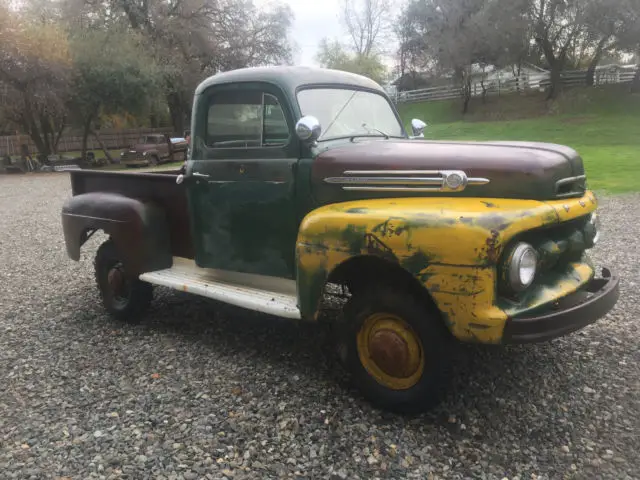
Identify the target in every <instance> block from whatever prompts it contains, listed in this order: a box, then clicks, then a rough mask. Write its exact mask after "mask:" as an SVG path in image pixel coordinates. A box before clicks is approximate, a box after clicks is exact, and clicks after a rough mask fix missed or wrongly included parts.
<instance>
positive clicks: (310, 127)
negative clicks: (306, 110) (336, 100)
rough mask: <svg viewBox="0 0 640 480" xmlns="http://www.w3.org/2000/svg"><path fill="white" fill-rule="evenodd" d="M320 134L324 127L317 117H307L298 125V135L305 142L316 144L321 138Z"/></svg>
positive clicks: (299, 121)
mask: <svg viewBox="0 0 640 480" xmlns="http://www.w3.org/2000/svg"><path fill="white" fill-rule="evenodd" d="M320 133H322V127H321V126H320V121H319V120H318V119H317V118H316V117H313V116H311V115H306V116H304V117H302V118H301V119H300V120H298V123H296V135H297V136H298V138H299V139H300V140H302V141H303V142H307V143H314V142H315V141H316V140H318V138H319V137H320Z"/></svg>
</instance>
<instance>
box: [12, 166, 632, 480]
mask: <svg viewBox="0 0 640 480" xmlns="http://www.w3.org/2000/svg"><path fill="white" fill-rule="evenodd" d="M69 196H70V186H69V178H68V174H63V173H61V174H28V175H15V176H13V175H11V176H9V175H7V176H0V385H2V388H0V472H2V474H1V475H0V476H1V477H2V478H3V479H4V478H7V479H14V478H15V479H20V480H23V479H29V478H34V479H36V478H37V479H63V478H64V479H109V480H111V479H125V478H126V479H151V478H153V479H166V480H169V479H171V480H177V479H190V478H198V479H201V478H206V479H209V480H219V479H223V478H227V479H234V480H238V479H255V478H269V479H270V478H314V479H331V478H335V479H358V478H359V479H369V478H406V479H443V478H452V479H471V478H478V479H502V478H509V479H512V480H513V479H514V478H519V479H532V478H537V479H539V480H542V479H555V478H599V479H616V480H621V479H633V478H640V474H639V473H638V472H640V455H638V451H640V437H639V436H638V432H639V431H640V418H639V417H640V413H639V412H640V348H639V347H640V336H639V335H638V318H639V317H640V288H639V285H638V282H639V281H640V280H638V278H640V275H639V274H640V270H639V269H640V253H639V252H640V240H639V238H640V217H639V216H638V214H637V212H638V206H639V205H640V195H637V194H633V195H623V196H612V197H604V196H599V197H600V203H601V214H602V223H603V236H602V240H601V244H600V245H599V246H598V247H597V248H596V249H595V250H594V251H593V252H592V257H593V258H594V261H595V262H596V264H602V265H606V266H610V267H612V268H613V269H614V270H615V271H616V272H617V273H618V274H619V275H620V276H621V279H622V283H621V298H620V300H619V302H618V305H617V306H616V308H615V310H614V311H613V312H611V313H610V314H609V315H608V316H607V317H605V318H603V319H601V320H600V321H599V322H598V323H596V324H595V325H592V326H590V327H588V328H586V329H584V330H582V331H580V332H577V333H575V334H572V335H569V336H567V337H564V338H561V339H557V340H555V341H553V342H550V343H546V344H541V345H524V346H510V347H505V348H502V347H501V348H488V347H480V346H469V345H460V346H457V347H456V355H455V358H456V361H455V365H454V375H455V377H454V381H453V385H452V388H451V389H450V392H449V395H448V396H447V398H446V399H445V401H444V402H443V404H442V405H441V406H440V407H438V408H437V409H436V410H434V411H432V412H430V413H427V414H424V415H420V416H415V417H403V416H398V415H393V414H390V413H387V412H383V411H379V410H376V409H374V408H372V407H371V406H370V405H369V404H368V403H366V402H365V401H363V400H362V399H361V398H360V397H359V396H358V394H357V392H355V391H353V389H352V388H351V387H349V384H348V383H347V382H346V380H345V378H344V374H343V373H342V372H341V371H340V370H338V369H336V368H335V367H334V366H333V364H332V363H331V362H330V361H328V360H327V359H326V357H325V355H324V349H325V345H326V341H325V340H326V338H325V333H324V330H323V329H322V328H320V327H318V326H317V325H311V324H304V323H294V322H289V321H285V320H278V319H271V318H266V317H265V316H263V315H259V314H255V313H251V312H245V311H243V310H241V309H235V308H231V307H229V306H225V305H220V304H216V303H215V302H210V301H207V300H205V299H199V298H195V297H191V296H189V295H186V294H181V293H178V292H173V291H169V290H166V289H162V288H158V289H156V292H155V301H154V304H153V307H152V308H151V310H150V311H149V313H148V315H147V316H146V318H145V320H144V321H143V322H142V323H141V324H140V325H136V326H130V325H124V324H121V323H118V322H116V321H114V320H112V319H110V318H109V317H108V316H107V315H106V314H105V312H104V311H103V309H102V307H101V305H100V302H99V299H98V295H97V292H96V289H95V286H94V280H93V268H92V262H93V256H94V254H95V251H96V249H97V247H98V245H99V244H100V243H101V242H102V241H104V239H105V237H104V235H100V234H96V235H95V236H94V237H93V238H92V239H90V241H89V242H88V243H87V245H85V247H84V248H83V253H82V259H81V261H80V262H79V263H76V262H73V261H71V260H70V259H68V258H67V254H66V250H65V245H64V239H63V237H62V230H61V226H60V209H61V206H62V203H63V202H64V201H65V199H67V198H68V197H69Z"/></svg>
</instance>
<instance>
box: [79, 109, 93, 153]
mask: <svg viewBox="0 0 640 480" xmlns="http://www.w3.org/2000/svg"><path fill="white" fill-rule="evenodd" d="M92 121H93V116H90V117H88V118H87V120H86V121H85V122H84V126H83V128H82V152H81V153H80V158H81V159H82V161H83V162H85V161H86V160H87V144H88V140H89V132H91V122H92Z"/></svg>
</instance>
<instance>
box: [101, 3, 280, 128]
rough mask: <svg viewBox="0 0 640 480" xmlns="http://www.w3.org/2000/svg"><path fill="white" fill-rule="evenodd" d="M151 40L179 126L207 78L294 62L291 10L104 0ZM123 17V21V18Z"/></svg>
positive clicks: (166, 95)
mask: <svg viewBox="0 0 640 480" xmlns="http://www.w3.org/2000/svg"><path fill="white" fill-rule="evenodd" d="M105 1H106V2H107V3H108V5H109V7H108V8H105V9H104V11H105V12H121V13H122V14H123V15H124V19H126V22H127V24H128V26H129V27H130V28H131V29H133V30H134V31H136V32H139V33H140V34H141V35H143V36H144V37H145V38H146V40H147V45H148V48H149V50H150V51H151V52H153V55H154V56H155V58H156V61H157V63H158V64H159V65H160V67H161V71H162V80H163V90H164V95H165V97H166V101H167V104H168V106H169V109H170V112H171V118H172V123H173V127H174V130H175V131H177V132H181V131H182V130H184V122H185V120H186V117H187V116H188V114H189V112H190V109H191V104H192V98H193V91H194V89H195V87H196V85H197V84H198V83H199V82H200V81H202V80H203V79H204V78H205V77H206V76H208V75H211V74H213V73H217V72H219V71H223V70H228V69H233V68H241V67H248V66H258V65H268V64H277V63H287V62H290V60H291V49H290V45H289V42H288V30H289V28H290V25H291V19H292V13H291V9H290V8H289V7H287V6H283V5H279V4H276V5H273V6H272V7H271V9H270V10H263V9H258V8H256V7H255V6H254V4H253V3H252V2H251V1H250V0H226V1H215V0H105ZM118 20H119V19H118Z"/></svg>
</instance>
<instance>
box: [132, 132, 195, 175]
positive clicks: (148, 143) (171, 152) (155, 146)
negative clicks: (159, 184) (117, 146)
mask: <svg viewBox="0 0 640 480" xmlns="http://www.w3.org/2000/svg"><path fill="white" fill-rule="evenodd" d="M186 156H187V141H186V140H185V139H184V138H179V137H170V136H169V135H163V134H160V133H151V134H147V135H143V136H142V137H140V139H139V140H138V142H137V143H135V144H134V145H131V146H130V147H129V148H128V149H126V150H123V151H122V152H120V161H121V162H122V163H123V164H124V165H126V166H128V167H142V166H149V165H154V166H155V165H159V164H160V163H163V162H176V161H181V160H186Z"/></svg>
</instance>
